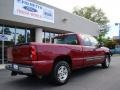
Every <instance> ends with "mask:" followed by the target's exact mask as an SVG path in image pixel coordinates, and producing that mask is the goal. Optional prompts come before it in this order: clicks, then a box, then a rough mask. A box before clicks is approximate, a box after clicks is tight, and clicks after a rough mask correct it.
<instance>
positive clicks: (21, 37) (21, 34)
mask: <svg viewBox="0 0 120 90" xmlns="http://www.w3.org/2000/svg"><path fill="white" fill-rule="evenodd" d="M25 40H26V39H25V29H18V28H17V29H16V41H15V42H16V44H20V43H25Z"/></svg>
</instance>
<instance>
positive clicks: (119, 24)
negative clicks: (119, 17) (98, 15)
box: [115, 23, 120, 40]
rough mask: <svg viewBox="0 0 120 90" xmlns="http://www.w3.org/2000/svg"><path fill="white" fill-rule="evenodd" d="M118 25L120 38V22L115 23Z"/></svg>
mask: <svg viewBox="0 0 120 90" xmlns="http://www.w3.org/2000/svg"><path fill="white" fill-rule="evenodd" d="M115 25H116V26H119V38H118V39H119V40H120V23H115Z"/></svg>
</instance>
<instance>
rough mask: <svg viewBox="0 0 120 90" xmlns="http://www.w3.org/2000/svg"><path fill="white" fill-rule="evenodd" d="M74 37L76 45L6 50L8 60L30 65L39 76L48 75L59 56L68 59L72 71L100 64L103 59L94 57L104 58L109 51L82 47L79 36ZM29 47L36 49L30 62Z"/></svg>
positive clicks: (27, 46) (39, 44)
mask: <svg viewBox="0 0 120 90" xmlns="http://www.w3.org/2000/svg"><path fill="white" fill-rule="evenodd" d="M76 36H77V38H78V45H67V44H43V43H36V42H31V43H30V44H27V45H26V44H25V45H20V46H15V47H12V48H8V55H7V56H8V60H9V61H10V62H11V63H16V64H24V65H31V66H32V69H33V71H35V72H36V74H40V75H48V74H49V73H50V72H51V71H52V68H53V65H54V62H55V60H56V58H57V57H60V56H69V57H70V59H71V60H72V61H71V62H72V69H77V68H83V67H87V66H90V65H95V64H98V63H102V62H103V60H104V57H103V58H102V59H99V58H98V57H96V56H105V53H106V52H109V50H108V49H107V48H95V47H90V46H84V45H83V44H82V40H81V37H80V35H78V34H76ZM31 46H34V47H35V48H36V56H37V57H36V58H37V59H36V60H32V58H31V57H30V52H31V51H30V50H31V49H30V47H31ZM93 58H96V60H92V59H93ZM97 59H98V60H97Z"/></svg>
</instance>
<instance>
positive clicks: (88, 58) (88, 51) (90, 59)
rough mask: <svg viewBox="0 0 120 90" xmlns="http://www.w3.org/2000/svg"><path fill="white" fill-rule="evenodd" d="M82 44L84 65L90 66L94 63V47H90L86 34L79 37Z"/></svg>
mask: <svg viewBox="0 0 120 90" xmlns="http://www.w3.org/2000/svg"><path fill="white" fill-rule="evenodd" d="M81 41H82V45H83V53H84V54H83V56H84V67H86V66H91V65H93V64H94V58H95V55H94V54H95V51H94V50H95V47H92V44H91V42H90V39H89V36H88V35H82V37H81Z"/></svg>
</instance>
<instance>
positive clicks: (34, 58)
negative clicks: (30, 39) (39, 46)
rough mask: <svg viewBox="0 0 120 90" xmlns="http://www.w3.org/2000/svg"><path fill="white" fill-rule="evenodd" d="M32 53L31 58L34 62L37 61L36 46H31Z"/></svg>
mask: <svg viewBox="0 0 120 90" xmlns="http://www.w3.org/2000/svg"><path fill="white" fill-rule="evenodd" d="M30 52H31V55H30V57H31V58H32V60H37V55H36V48H35V46H31V47H30Z"/></svg>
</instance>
